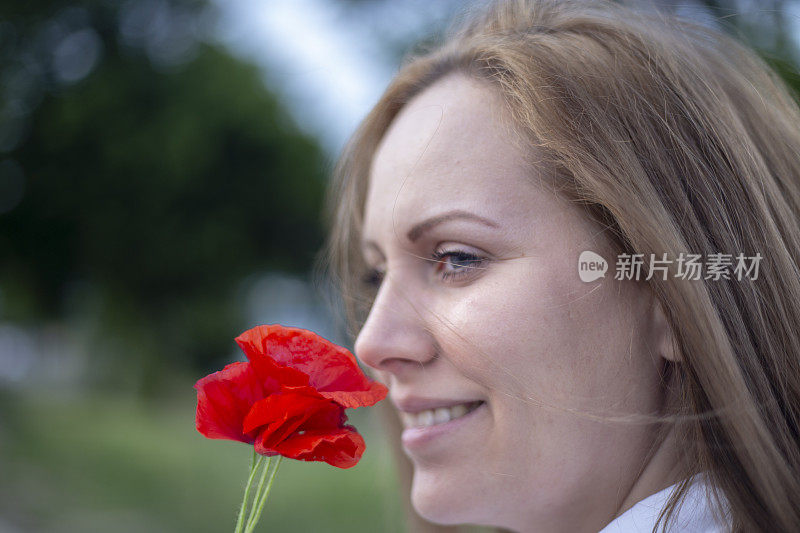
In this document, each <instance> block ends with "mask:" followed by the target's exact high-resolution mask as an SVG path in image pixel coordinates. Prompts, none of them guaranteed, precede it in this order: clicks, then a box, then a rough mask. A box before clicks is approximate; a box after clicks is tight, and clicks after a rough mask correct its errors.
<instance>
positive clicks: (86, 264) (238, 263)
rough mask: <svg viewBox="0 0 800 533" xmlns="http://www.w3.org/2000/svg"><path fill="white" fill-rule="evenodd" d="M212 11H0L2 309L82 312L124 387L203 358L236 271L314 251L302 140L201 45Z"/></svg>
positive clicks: (235, 70) (270, 103) (27, 7)
mask: <svg viewBox="0 0 800 533" xmlns="http://www.w3.org/2000/svg"><path fill="white" fill-rule="evenodd" d="M213 16H214V14H213V11H212V10H211V9H210V8H209V6H207V5H205V4H204V3H200V2H194V1H183V2H181V1H178V0H169V1H168V0H139V1H129V2H124V3H123V2H116V1H110V0H109V1H100V0H95V1H89V2H87V1H84V2H81V3H80V4H76V3H74V2H65V1H54V0H51V1H45V2H35V3H24V2H17V3H13V4H9V3H4V5H3V7H2V10H0V42H1V43H2V46H1V47H0V50H1V51H0V83H2V91H3V99H2V101H1V104H0V105H2V108H1V109H0V116H2V118H3V120H2V122H0V195H2V197H3V199H2V200H0V291H1V294H2V308H1V309H0V312H1V313H2V318H3V319H5V320H11V321H14V322H17V323H22V324H26V323H27V324H33V323H36V322H38V321H42V320H52V319H59V318H61V317H64V316H67V315H69V314H71V313H73V314H74V313H78V314H81V313H83V314H87V313H89V314H91V316H94V317H96V318H97V319H98V320H99V325H98V326H96V327H95V328H94V329H95V330H96V331H97V343H96V344H97V346H98V351H100V350H101V351H102V352H103V355H102V356H101V357H102V359H103V361H102V364H103V365H105V367H114V366H115V365H121V366H119V367H117V368H115V372H114V374H116V375H118V376H119V377H120V378H119V379H123V380H124V379H129V378H124V377H123V376H126V375H127V376H130V375H131V373H130V372H129V373H127V374H126V373H125V370H126V369H129V370H134V369H135V370H136V372H134V374H135V375H136V376H138V378H137V379H136V381H137V383H133V385H134V386H142V385H145V384H146V385H147V386H150V387H156V386H157V384H158V379H157V378H158V376H159V375H160V374H162V373H163V371H164V370H165V369H169V368H170V367H171V366H170V365H185V364H187V363H188V364H193V365H195V367H200V368H210V367H211V366H213V365H214V364H218V363H219V362H220V360H221V359H220V358H221V357H224V356H225V355H226V354H227V353H228V352H229V351H230V350H231V347H232V340H231V339H232V337H233V336H235V335H236V334H238V333H239V330H240V329H242V328H243V324H242V320H243V318H242V316H241V312H240V306H239V305H238V303H239V302H237V301H236V295H237V292H236V288H237V287H238V285H239V283H240V282H241V280H242V279H244V278H245V277H246V276H247V275H249V274H252V273H255V272H261V271H265V270H270V269H272V270H282V271H285V272H305V271H306V270H307V269H308V267H309V265H310V264H311V261H312V258H313V255H314V253H315V251H316V250H317V249H318V248H319V246H320V245H321V243H322V238H323V236H322V229H321V224H320V220H319V213H320V209H321V200H322V194H323V189H324V186H325V180H324V176H323V170H324V169H323V167H324V161H323V157H322V154H321V152H320V149H319V148H318V146H317V144H316V143H315V141H313V140H312V139H310V138H308V137H307V136H304V135H302V134H301V133H299V131H298V130H297V129H296V127H295V126H294V125H293V124H292V122H291V120H290V119H289V117H288V115H287V113H286V112H285V111H284V110H283V109H282V108H281V105H280V103H279V102H278V101H276V99H275V97H273V95H272V94H271V93H270V92H269V91H268V90H267V89H266V88H265V86H264V83H263V80H262V75H261V74H260V73H259V71H258V70H257V69H256V68H255V67H253V66H251V65H248V64H245V63H243V62H241V61H240V60H238V59H235V58H233V57H232V56H231V55H229V54H228V53H227V52H226V51H225V50H224V49H222V48H220V47H219V46H217V45H215V44H213V43H210V42H209V40H208V39H206V38H205V35H204V31H205V30H206V29H207V28H206V26H208V21H209V20H211V19H212V18H213ZM111 354H114V357H115V359H114V360H113V361H108V358H109V357H112V356H111ZM97 377H98V379H106V378H108V375H104V373H103V372H98V376H97ZM112 381H113V380H112ZM114 384H115V385H119V384H120V383H114ZM123 384H126V383H123Z"/></svg>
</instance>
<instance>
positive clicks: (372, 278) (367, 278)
mask: <svg viewBox="0 0 800 533" xmlns="http://www.w3.org/2000/svg"><path fill="white" fill-rule="evenodd" d="M382 281H383V272H379V271H377V270H375V269H374V268H373V269H370V270H369V271H367V273H366V274H364V275H363V276H362V277H361V283H363V284H364V285H367V286H368V287H373V288H375V289H377V288H378V287H380V286H381V282H382Z"/></svg>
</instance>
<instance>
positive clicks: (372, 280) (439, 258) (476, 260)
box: [361, 250, 486, 288]
mask: <svg viewBox="0 0 800 533" xmlns="http://www.w3.org/2000/svg"><path fill="white" fill-rule="evenodd" d="M446 257H456V258H459V259H460V261H462V262H467V263H469V264H468V265H467V266H462V268H461V269H460V270H459V271H457V272H444V273H442V274H441V276H442V279H445V280H459V279H461V278H463V277H464V276H465V275H468V274H469V273H470V272H469V271H470V270H473V269H476V268H478V267H477V266H476V265H478V264H480V263H482V262H483V261H485V260H486V258H485V257H480V256H477V255H475V254H472V253H469V252H465V251H463V250H448V251H435V252H433V254H431V260H433V261H435V262H436V263H438V264H440V265H445V264H446V263H445V262H444V261H443V259H445V258H446ZM437 266H438V265H437ZM361 281H362V283H364V284H365V285H368V286H370V287H374V288H377V287H379V286H380V284H381V282H382V281H383V273H381V272H378V271H377V270H376V269H371V270H370V271H369V272H367V273H366V274H365V275H364V276H363V277H362V278H361Z"/></svg>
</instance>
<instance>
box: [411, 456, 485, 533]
mask: <svg viewBox="0 0 800 533" xmlns="http://www.w3.org/2000/svg"><path fill="white" fill-rule="evenodd" d="M465 485H466V486H465ZM477 488H478V487H477V486H476V485H475V484H474V483H472V484H465V483H449V482H447V480H446V478H445V477H444V476H440V475H439V476H437V475H435V474H433V473H430V472H419V471H418V470H416V469H415V472H414V481H413V483H412V485H411V505H412V506H413V507H414V510H415V511H416V512H417V514H419V515H420V516H421V517H422V518H424V519H425V520H427V521H429V522H433V523H435V524H440V525H445V526H451V525H456V524H481V521H480V514H481V513H480V511H481V509H480V508H479V507H478V505H477V503H478V501H479V500H478V499H477V494H474V493H473V491H474V489H477ZM470 489H472V490H470ZM482 525H486V524H482Z"/></svg>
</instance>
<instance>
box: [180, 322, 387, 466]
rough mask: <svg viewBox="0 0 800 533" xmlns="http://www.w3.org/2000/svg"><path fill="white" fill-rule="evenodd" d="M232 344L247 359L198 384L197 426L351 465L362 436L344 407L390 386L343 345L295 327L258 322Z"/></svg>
mask: <svg viewBox="0 0 800 533" xmlns="http://www.w3.org/2000/svg"><path fill="white" fill-rule="evenodd" d="M236 342H237V343H238V344H239V346H240V347H241V348H242V350H243V351H244V353H245V355H246V356H247V358H248V361H247V362H240V363H232V364H229V365H227V366H226V367H225V368H223V369H222V370H220V371H219V372H215V373H213V374H210V375H208V376H206V377H204V378H203V379H201V380H199V381H198V382H197V383H196V384H195V389H197V417H196V424H197V430H198V431H199V432H200V433H202V434H203V435H205V436H206V437H208V438H212V439H230V440H237V441H240V442H245V443H247V444H253V445H255V450H256V451H257V452H258V453H260V454H262V455H270V456H271V455H282V456H284V457H290V458H292V459H300V460H304V461H325V462H327V463H329V464H332V465H334V466H338V467H340V468H349V467H351V466H354V465H355V464H356V463H357V462H358V461H359V459H360V458H361V455H362V454H363V452H364V448H365V445H364V439H363V438H362V437H361V435H359V434H358V433H357V432H356V430H355V428H354V427H352V426H349V425H346V424H345V422H346V421H347V415H345V413H344V410H345V408H355V407H362V406H369V405H373V404H375V403H376V402H378V401H380V400H382V399H383V398H384V397H385V396H386V393H387V389H386V387H385V386H384V385H382V384H381V383H378V382H375V381H372V380H370V379H369V378H367V377H366V376H365V375H364V374H363V373H362V372H361V370H360V369H359V367H358V364H357V363H356V360H355V357H353V355H352V354H351V353H350V352H349V351H347V350H346V349H344V348H342V347H340V346H337V345H335V344H333V343H331V342H330V341H327V340H326V339H324V338H322V337H320V336H319V335H317V334H316V333H313V332H311V331H308V330H304V329H300V328H287V327H284V326H280V325H277V324H276V325H271V326H258V327H255V328H253V329H250V330H248V331H245V332H244V333H242V334H241V335H240V336H239V337H237V338H236Z"/></svg>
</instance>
